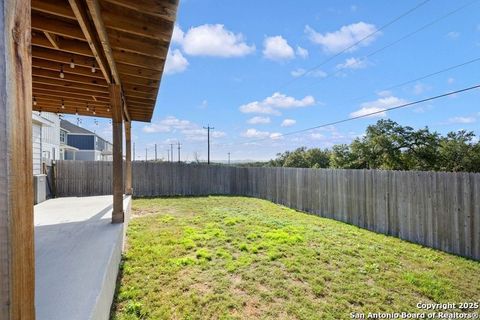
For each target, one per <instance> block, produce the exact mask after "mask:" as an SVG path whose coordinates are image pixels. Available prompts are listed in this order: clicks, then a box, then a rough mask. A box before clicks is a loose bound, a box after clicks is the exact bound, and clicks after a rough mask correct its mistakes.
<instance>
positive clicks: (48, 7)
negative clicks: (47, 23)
mask: <svg viewBox="0 0 480 320" xmlns="http://www.w3.org/2000/svg"><path fill="white" fill-rule="evenodd" d="M31 3H32V10H33V11H39V12H43V13H48V14H52V15H56V16H59V17H63V18H68V19H73V20H75V19H76V18H75V14H74V13H73V11H72V8H70V7H69V6H66V5H65V2H63V1H58V0H32V1H31Z"/></svg>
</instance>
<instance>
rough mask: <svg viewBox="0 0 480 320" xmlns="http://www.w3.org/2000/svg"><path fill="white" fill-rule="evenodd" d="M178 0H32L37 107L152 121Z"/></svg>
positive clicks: (55, 110) (33, 77) (53, 110)
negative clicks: (116, 91) (117, 102)
mask: <svg viewBox="0 0 480 320" xmlns="http://www.w3.org/2000/svg"><path fill="white" fill-rule="evenodd" d="M177 6H178V0H143V1H129V0H83V1H81V0H62V1H58V0H32V26H31V27H32V85H33V98H32V99H33V107H32V108H33V110H37V111H48V112H54V113H64V114H78V115H83V116H95V117H108V118H111V117H112V112H113V111H112V106H111V105H112V101H111V98H110V95H109V85H110V84H116V85H119V86H120V87H121V96H122V100H123V103H122V104H123V116H124V119H125V120H127V121H147V122H148V121H150V120H151V118H152V114H153V110H154V108H155V100H156V97H157V93H158V89H159V86H160V80H161V77H162V73H163V68H164V64H165V59H166V56H167V52H168V47H169V45H170V39H171V36H172V32H173V27H174V23H175V17H176V11H177Z"/></svg>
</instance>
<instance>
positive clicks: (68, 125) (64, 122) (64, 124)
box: [60, 119, 95, 135]
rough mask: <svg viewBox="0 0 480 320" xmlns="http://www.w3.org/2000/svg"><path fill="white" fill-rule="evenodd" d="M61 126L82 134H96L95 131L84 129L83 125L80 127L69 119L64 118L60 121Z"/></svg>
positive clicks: (71, 131)
mask: <svg viewBox="0 0 480 320" xmlns="http://www.w3.org/2000/svg"><path fill="white" fill-rule="evenodd" d="M60 127H61V128H62V129H65V130H67V131H68V132H69V133H73V134H75V133H81V134H92V135H95V133H94V132H92V131H90V130H87V129H84V128H82V127H79V126H77V125H74V124H73V123H71V122H69V121H67V120H63V119H62V121H60Z"/></svg>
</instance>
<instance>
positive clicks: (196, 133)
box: [182, 125, 227, 141]
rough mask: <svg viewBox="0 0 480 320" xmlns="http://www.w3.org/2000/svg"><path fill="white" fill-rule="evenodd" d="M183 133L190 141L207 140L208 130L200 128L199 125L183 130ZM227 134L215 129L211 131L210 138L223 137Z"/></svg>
mask: <svg viewBox="0 0 480 320" xmlns="http://www.w3.org/2000/svg"><path fill="white" fill-rule="evenodd" d="M182 134H183V135H184V136H185V138H186V139H187V140H190V141H206V140H207V130H205V129H203V128H200V127H199V126H196V125H195V127H192V128H189V129H185V130H182ZM226 135H227V134H226V133H225V132H223V131H218V130H213V131H210V138H223V137H225V136H226Z"/></svg>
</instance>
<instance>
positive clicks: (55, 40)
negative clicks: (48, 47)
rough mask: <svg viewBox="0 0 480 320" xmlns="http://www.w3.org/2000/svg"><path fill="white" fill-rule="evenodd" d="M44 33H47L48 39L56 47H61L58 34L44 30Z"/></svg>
mask: <svg viewBox="0 0 480 320" xmlns="http://www.w3.org/2000/svg"><path fill="white" fill-rule="evenodd" d="M43 33H44V34H45V37H46V38H47V40H48V41H50V43H51V44H52V46H53V47H54V48H55V49H60V46H59V45H58V38H57V36H56V35H54V34H50V33H48V32H46V31H44V32H43Z"/></svg>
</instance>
